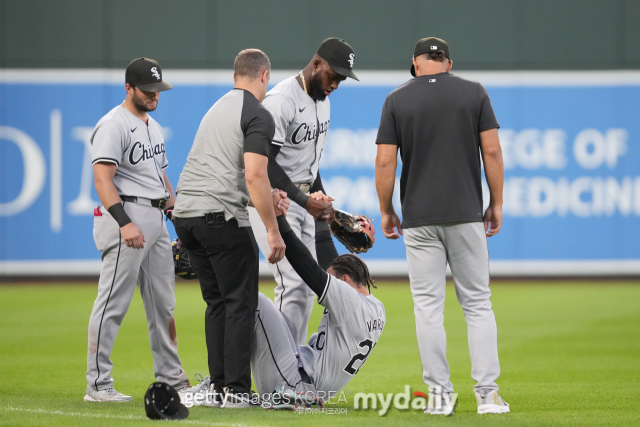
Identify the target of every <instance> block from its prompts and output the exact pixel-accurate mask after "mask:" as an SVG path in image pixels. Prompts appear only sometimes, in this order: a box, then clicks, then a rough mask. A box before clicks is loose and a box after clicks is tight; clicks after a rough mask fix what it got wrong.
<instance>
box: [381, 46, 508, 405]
mask: <svg viewBox="0 0 640 427" xmlns="http://www.w3.org/2000/svg"><path fill="white" fill-rule="evenodd" d="M450 58H451V56H450V54H449V45H448V44H447V43H446V42H445V41H444V40H442V39H439V38H436V37H429V38H425V39H421V40H419V41H418V42H417V44H416V46H415V49H414V53H413V64H412V65H411V70H410V71H411V75H413V76H414V77H415V78H414V79H411V80H409V81H408V82H406V83H404V84H403V85H401V86H400V87H398V88H397V89H395V90H394V91H393V92H391V93H390V94H389V96H388V97H387V99H386V101H385V103H384V107H383V109H382V116H381V119H380V127H379V128H378V137H377V140H376V144H378V154H377V158H376V188H377V190H378V197H379V199H380V210H381V213H382V221H381V222H382V231H383V233H384V235H385V236H386V237H387V238H390V239H397V238H399V237H400V236H399V235H400V234H402V232H403V230H404V237H405V245H406V248H407V263H408V266H409V279H410V282H411V292H412V294H413V302H414V311H415V318H416V332H417V335H418V348H419V350H420V358H421V360H422V372H423V380H424V382H425V384H427V385H429V393H430V394H432V395H436V396H437V395H438V394H451V393H453V385H452V384H451V381H450V379H449V377H450V372H449V365H448V363H447V359H446V348H447V343H446V335H445V330H444V326H443V319H444V317H443V310H444V297H445V287H446V276H445V269H446V266H447V263H448V264H449V266H450V267H451V273H452V275H453V281H454V284H455V288H456V295H457V297H458V302H459V303H460V305H461V306H462V309H463V311H464V315H465V320H466V321H467V332H468V338H469V353H470V355H471V377H472V378H473V379H474V380H475V381H476V382H477V383H476V385H475V386H474V392H475V395H476V399H477V403H478V413H479V414H485V413H505V412H509V405H508V404H507V403H506V402H505V401H504V400H502V398H501V397H500V396H499V395H498V385H497V384H496V380H497V379H498V377H499V376H500V363H499V361H498V343H497V340H498V338H497V327H496V320H495V316H494V313H493V310H492V308H491V300H490V297H491V291H490V290H489V253H488V249H487V237H491V236H493V235H495V234H497V233H498V232H499V231H500V227H501V225H502V187H503V184H504V167H503V162H502V151H501V149H500V141H499V139H498V128H499V127H500V125H499V124H498V121H497V119H496V116H495V114H494V112H493V108H492V106H491V100H490V99H489V95H488V93H487V91H486V90H485V88H484V87H482V85H481V84H480V83H476V82H471V81H468V80H465V79H462V78H460V77H457V76H454V75H452V74H449V71H450V70H451V67H452V64H453V63H452V62H451V59H450ZM398 150H400V156H401V157H402V174H401V177H400V198H401V202H402V216H403V220H402V224H401V223H400V220H399V218H398V216H397V215H396V213H395V211H394V208H393V203H392V197H393V188H394V184H395V176H396V167H397V155H398ZM481 163H483V164H484V170H485V175H486V177H487V184H488V186H489V192H490V196H491V197H490V201H489V207H488V208H487V210H486V211H485V212H484V215H483V213H482V206H483V204H482V185H481V184H482V182H481ZM483 222H484V226H483ZM489 225H490V226H489ZM395 229H397V231H396V230H395ZM442 397H446V396H442V395H441V396H439V398H440V401H442ZM433 401H438V398H436V399H430V402H433ZM445 401H446V399H445ZM425 412H426V413H430V414H442V415H451V414H452V413H453V407H452V406H449V407H444V406H443V407H441V408H438V407H433V406H432V405H430V406H428V407H427V408H426V409H425Z"/></svg>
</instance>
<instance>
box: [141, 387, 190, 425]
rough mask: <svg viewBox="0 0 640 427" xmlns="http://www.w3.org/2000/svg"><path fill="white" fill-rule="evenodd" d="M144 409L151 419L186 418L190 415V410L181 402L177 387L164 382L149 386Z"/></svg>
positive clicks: (145, 395)
mask: <svg viewBox="0 0 640 427" xmlns="http://www.w3.org/2000/svg"><path fill="white" fill-rule="evenodd" d="M144 410H145V412H146V413H147V418H149V419H151V420H184V419H185V418H187V417H188V416H189V410H188V409H187V407H186V406H184V405H183V404H182V403H180V396H179V395H178V392H177V391H176V389H175V388H173V387H171V386H170V385H169V384H167V383H162V382H155V383H153V384H151V385H150V386H149V387H148V388H147V392H146V393H145V394H144Z"/></svg>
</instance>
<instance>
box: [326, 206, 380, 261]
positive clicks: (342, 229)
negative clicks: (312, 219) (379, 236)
mask: <svg viewBox="0 0 640 427" xmlns="http://www.w3.org/2000/svg"><path fill="white" fill-rule="evenodd" d="M329 229H330V230H331V234H333V235H334V236H335V238H336V239H338V240H339V241H340V243H342V244H343V245H344V246H345V247H346V248H347V249H349V252H351V253H356V254H359V253H362V252H367V251H368V250H369V249H371V248H372V247H373V242H375V241H376V239H375V234H376V230H375V228H373V223H372V222H371V219H369V218H367V217H366V216H364V215H352V214H350V213H348V212H345V211H341V210H340V209H335V214H334V216H333V219H332V220H331V223H330V224H329Z"/></svg>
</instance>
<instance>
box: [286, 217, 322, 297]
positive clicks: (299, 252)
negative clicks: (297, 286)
mask: <svg viewBox="0 0 640 427" xmlns="http://www.w3.org/2000/svg"><path fill="white" fill-rule="evenodd" d="M278 228H279V229H280V235H281V236H282V240H284V243H285V245H286V246H287V249H286V252H285V256H286V257H287V260H288V261H289V264H291V267H293V269H294V270H295V272H296V273H298V276H300V277H301V278H302V280H304V282H305V283H306V284H307V286H309V287H310V288H311V290H312V291H313V292H315V294H316V295H318V296H321V295H322V293H323V292H324V288H325V287H326V286H327V279H328V278H329V274H328V273H327V272H326V271H324V270H323V269H322V268H320V266H319V265H318V263H317V262H316V261H315V260H314V259H313V256H312V255H311V252H309V249H307V247H306V246H305V245H304V244H303V243H302V242H301V241H300V239H298V236H296V234H295V233H294V232H293V230H292V229H291V226H290V225H289V223H288V222H287V220H286V219H285V217H284V215H279V216H278Z"/></svg>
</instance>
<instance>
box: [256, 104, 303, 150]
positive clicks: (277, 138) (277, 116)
mask: <svg viewBox="0 0 640 427" xmlns="http://www.w3.org/2000/svg"><path fill="white" fill-rule="evenodd" d="M262 105H264V107H265V108H266V109H267V110H268V111H269V112H270V113H271V115H272V116H273V120H274V121H275V123H276V133H275V135H274V136H273V141H272V142H271V143H272V144H275V145H280V146H283V145H284V143H285V141H286V140H287V132H288V131H289V126H290V125H291V123H292V122H293V119H294V117H295V115H296V108H295V105H294V103H293V101H292V100H291V99H289V98H288V97H287V96H285V95H283V94H281V93H275V94H269V95H268V96H267V97H265V99H264V101H262Z"/></svg>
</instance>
